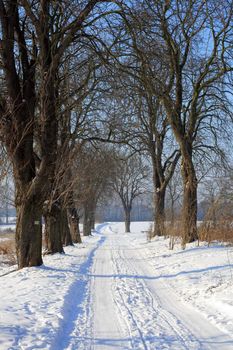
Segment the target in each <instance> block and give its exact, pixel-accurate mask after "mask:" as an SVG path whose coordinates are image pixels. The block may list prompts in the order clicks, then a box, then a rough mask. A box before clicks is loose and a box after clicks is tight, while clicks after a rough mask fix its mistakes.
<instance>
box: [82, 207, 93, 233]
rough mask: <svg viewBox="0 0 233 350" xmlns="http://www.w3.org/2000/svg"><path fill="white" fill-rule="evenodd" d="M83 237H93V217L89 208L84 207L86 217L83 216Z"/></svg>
mask: <svg viewBox="0 0 233 350" xmlns="http://www.w3.org/2000/svg"><path fill="white" fill-rule="evenodd" d="M83 235H84V236H90V235H91V215H90V209H89V206H88V205H86V206H84V216H83Z"/></svg>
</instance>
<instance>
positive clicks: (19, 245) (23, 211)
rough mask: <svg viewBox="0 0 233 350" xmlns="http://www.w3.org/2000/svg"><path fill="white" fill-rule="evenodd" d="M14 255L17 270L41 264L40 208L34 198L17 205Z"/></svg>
mask: <svg viewBox="0 0 233 350" xmlns="http://www.w3.org/2000/svg"><path fill="white" fill-rule="evenodd" d="M16 210H17V224H16V236H15V237H16V254H17V261H18V268H19V269H22V268H23V267H28V266H40V265H42V264H43V261H42V256H41V251H42V224H41V206H40V205H38V198H37V197H36V196H34V197H32V198H30V200H29V199H24V200H22V201H21V203H20V204H19V203H18V204H17V207H16Z"/></svg>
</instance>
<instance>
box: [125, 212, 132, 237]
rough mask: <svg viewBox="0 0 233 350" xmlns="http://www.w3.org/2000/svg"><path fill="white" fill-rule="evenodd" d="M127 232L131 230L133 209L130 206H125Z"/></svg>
mask: <svg viewBox="0 0 233 350" xmlns="http://www.w3.org/2000/svg"><path fill="white" fill-rule="evenodd" d="M124 210H125V232H126V233H128V232H130V224H131V218H130V214H131V209H130V208H125V209H124Z"/></svg>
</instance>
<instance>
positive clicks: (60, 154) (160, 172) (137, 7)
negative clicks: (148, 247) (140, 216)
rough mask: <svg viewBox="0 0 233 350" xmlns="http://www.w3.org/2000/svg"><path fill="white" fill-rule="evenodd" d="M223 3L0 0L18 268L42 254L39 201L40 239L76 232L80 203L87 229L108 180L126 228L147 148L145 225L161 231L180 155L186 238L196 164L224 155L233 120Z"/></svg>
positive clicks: (4, 116) (51, 247)
mask: <svg viewBox="0 0 233 350" xmlns="http://www.w3.org/2000/svg"><path fill="white" fill-rule="evenodd" d="M232 10H233V9H232V2H231V1H228V0H224V1H222V2H221V3H216V1H212V0H208V1H200V0H190V1H186V2H180V1H177V0H170V1H161V0H138V1H136V2H135V1H134V0H130V1H129V0H127V1H124V0H115V1H110V0H108V1H107V0H85V1H78V0H73V1H63V2H54V1H49V0H40V1H30V0H12V1H8V0H6V1H4V0H0V23H1V42H0V44H1V46H0V55H1V61H0V64H1V88H2V90H1V96H0V136H1V142H2V149H3V150H4V151H5V152H6V153H5V154H6V158H7V161H10V163H11V166H12V168H13V177H14V183H15V191H16V195H15V206H16V209H17V227H16V250H17V259H18V266H19V268H22V267H25V266H34V265H40V264H42V256H41V251H42V224H41V223H42V221H41V217H42V215H43V216H44V219H45V223H46V235H45V236H46V248H47V252H48V253H54V252H63V245H64V244H71V243H72V241H74V242H80V232H79V228H78V222H79V219H80V212H79V210H80V208H82V210H83V220H84V234H90V232H91V228H92V227H93V225H94V215H95V209H96V205H97V202H98V200H99V198H101V195H102V193H103V192H108V191H109V183H111V181H112V182H113V184H112V187H113V188H114V189H115V191H116V192H117V193H118V195H119V197H120V199H121V200H122V203H123V206H124V209H125V216H126V230H127V231H129V222H130V210H131V208H132V201H133V199H134V198H136V197H137V196H138V195H140V193H141V192H142V188H143V187H144V180H145V176H146V175H147V174H148V169H147V168H146V167H145V160H144V159H145V158H147V159H149V160H150V164H151V169H152V174H153V176H152V182H153V190H154V208H155V220H154V221H155V224H154V235H164V234H165V198H166V192H167V189H168V188H169V187H168V186H169V184H170V183H171V179H172V177H173V175H174V172H175V170H176V169H177V167H180V170H181V175H182V182H183V210H182V217H183V225H182V239H183V245H185V243H187V242H191V241H193V240H195V239H197V224H196V222H197V186H198V175H199V174H198V172H199V166H200V164H204V167H205V171H206V169H207V167H211V164H212V163H213V159H215V161H216V159H217V161H218V162H219V161H220V160H221V161H222V159H223V158H224V157H223V156H224V153H225V148H226V144H225V143H223V142H222V138H223V137H224V138H225V140H227V138H228V136H230V131H231V126H232V124H231V115H232V103H231V89H232V69H233V68H232V45H231V42H232V39H233V38H232V34H233V32H232V24H233V23H232V18H233V17H232ZM100 143H101V144H102V146H100ZM109 143H112V144H114V145H115V147H114V150H113V148H112V149H111V148H109V147H106V145H107V144H109ZM118 145H121V147H123V146H124V147H128V149H129V151H128V153H130V154H129V155H128V153H127V156H125V151H123V153H122V151H119V152H118V151H117V152H116V148H118ZM115 153H118V155H116V154H115ZM134 153H138V154H139V156H138V157H141V159H139V158H138V157H133V154H134ZM119 158H120V159H121V163H120V164H121V165H120V166H119V165H117V164H119ZM117 159H118V161H117ZM106 163H107V164H109V167H106V166H104V165H106ZM100 164H103V165H102V166H101V165H100ZM99 165H100V166H99ZM197 165H198V166H197ZM135 166H136V167H135ZM133 168H134V170H133V171H131V170H130V169H133ZM95 169H96V170H95ZM135 169H139V170H137V171H135ZM116 175H117V176H116ZM119 175H120V176H119ZM110 179H111V180H110ZM112 179H114V181H113V180H112ZM124 188H127V190H126V192H124ZM67 213H68V215H67Z"/></svg>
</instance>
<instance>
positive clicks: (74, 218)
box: [68, 208, 82, 243]
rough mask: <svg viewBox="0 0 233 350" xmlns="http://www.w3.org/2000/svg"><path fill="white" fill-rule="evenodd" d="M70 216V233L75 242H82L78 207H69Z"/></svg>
mask: <svg viewBox="0 0 233 350" xmlns="http://www.w3.org/2000/svg"><path fill="white" fill-rule="evenodd" d="M68 218H69V224H70V234H71V238H72V241H73V243H82V239H81V234H80V229H79V216H78V213H77V210H76V208H69V209H68Z"/></svg>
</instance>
